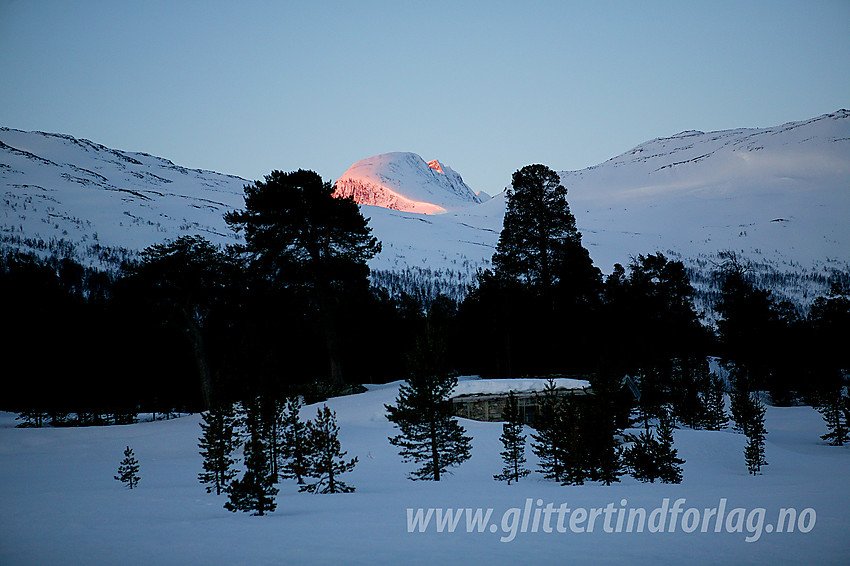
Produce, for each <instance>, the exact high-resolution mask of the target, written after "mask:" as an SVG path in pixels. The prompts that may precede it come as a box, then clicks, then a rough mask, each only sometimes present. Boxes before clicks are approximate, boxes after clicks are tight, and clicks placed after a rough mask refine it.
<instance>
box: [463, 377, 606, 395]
mask: <svg viewBox="0 0 850 566" xmlns="http://www.w3.org/2000/svg"><path fill="white" fill-rule="evenodd" d="M547 381H548V379H541V378H530V379H470V380H467V381H460V382H458V384H457V386H456V387H455V388H454V391H453V392H452V397H465V396H469V395H507V394H508V393H509V392H511V391H513V392H514V393H535V392H542V391H543V390H544V389H545V388H546V383H547ZM554 381H555V387H557V388H558V389H588V388H589V387H590V382H589V381H586V380H584V379H571V378H567V377H559V378H555V380H554Z"/></svg>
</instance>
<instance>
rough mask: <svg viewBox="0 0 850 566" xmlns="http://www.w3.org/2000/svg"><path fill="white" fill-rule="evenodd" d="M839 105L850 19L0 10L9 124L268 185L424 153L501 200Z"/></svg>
mask: <svg viewBox="0 0 850 566" xmlns="http://www.w3.org/2000/svg"><path fill="white" fill-rule="evenodd" d="M842 107H850V0H833V1H826V0H822V1H816V0H803V1H797V2H785V1H780V0H773V1H767V2H756V1H748V0H736V1H732V2H725V1H710V2H709V1H706V2H694V1H680V2H674V1H670V2H654V1H634V2H605V1H599V2H554V1H553V2H535V1H529V0H526V1H517V2H499V1H492V2H485V1H481V2H472V1H469V2H464V1H461V0H455V1H449V2H439V1H434V2H424V1H418V2H407V1H402V0H396V1H393V2H379V1H375V2H369V1H348V2H325V1H321V0H313V1H304V2H296V1H279V2H252V1H241V2H210V1H207V2H183V1H179V0H172V1H167V2H159V1H154V0H146V1H144V2H130V1H121V0H113V1H103V2H96V1H84V0H80V1H73V0H65V1H59V2H49V1H39V0H11V1H10V0H0V125H2V126H8V127H12V128H18V129H23V130H42V131H49V132H61V133H67V134H71V135H73V136H76V137H82V138H88V139H90V140H92V141H95V142H99V143H102V144H105V145H107V146H110V147H114V148H118V149H125V150H131V151H145V152H147V153H152V154H154V155H159V156H162V157H166V158H169V159H171V160H172V161H174V162H175V163H178V164H180V165H185V166H188V167H193V168H204V169H212V170H216V171H220V172H223V173H230V174H235V175H240V176H242V177H246V178H248V179H252V180H253V179H258V178H261V177H262V176H263V175H265V174H267V173H268V172H269V171H271V170H272V169H281V170H285V171H288V170H294V169H298V168H305V169H313V170H315V171H317V172H318V173H319V174H321V175H322V176H323V177H325V178H326V179H331V180H335V179H336V177H338V176H339V175H340V174H342V173H343V172H344V171H345V169H347V168H348V166H349V165H351V164H352V163H353V162H355V161H357V160H359V159H363V158H365V157H369V156H371V155H375V154H378V153H384V152H388V151H413V152H416V153H418V154H420V155H421V156H422V157H423V158H425V159H426V160H430V159H435V158H436V159H440V160H441V161H442V162H444V163H446V164H448V165H450V166H451V167H453V168H454V169H455V170H457V171H458V172H459V173H460V174H461V175H462V176H463V177H464V179H465V180H466V181H467V183H468V184H469V185H470V186H472V188H473V189H475V190H486V191H488V192H491V193H492V192H498V191H499V190H501V188H502V187H504V186H505V185H507V184H509V183H510V176H511V173H512V172H513V171H515V170H516V169H518V168H520V167H522V166H523V165H527V164H529V163H544V164H547V165H549V166H551V167H553V168H555V169H559V170H562V169H580V168H583V167H587V166H590V165H595V164H597V163H600V162H602V161H604V160H606V159H608V158H609V157H613V156H614V155H617V154H619V153H622V152H624V151H627V150H629V149H631V148H632V147H634V146H635V145H637V144H639V143H641V142H643V141H647V140H649V139H652V138H655V137H660V136H668V135H672V134H675V133H677V132H680V131H682V130H690V129H694V130H704V131H707V130H718V129H726V128H736V127H744V126H746V127H763V126H772V125H777V124H781V123H784V122H787V121H792V120H802V119H806V118H811V117H814V116H817V115H820V114H824V113H827V112H831V111H834V110H837V109H839V108H842Z"/></svg>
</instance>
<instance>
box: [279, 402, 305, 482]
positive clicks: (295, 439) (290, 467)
mask: <svg viewBox="0 0 850 566" xmlns="http://www.w3.org/2000/svg"><path fill="white" fill-rule="evenodd" d="M301 406H302V402H301V398H300V397H289V398H287V399H286V402H285V404H284V407H283V416H282V424H283V427H282V432H283V447H282V449H281V451H280V458H281V462H280V464H279V466H278V477H279V478H285V479H289V478H294V479H295V480H296V481H297V482H298V485H303V484H304V477H305V476H306V475H307V474H308V464H307V458H308V456H309V455H310V452H311V447H310V436H309V434H308V430H307V423H306V422H304V421H302V420H301V416H300V411H301Z"/></svg>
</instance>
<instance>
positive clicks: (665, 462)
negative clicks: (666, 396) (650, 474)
mask: <svg viewBox="0 0 850 566" xmlns="http://www.w3.org/2000/svg"><path fill="white" fill-rule="evenodd" d="M670 413H671V411H670V409H669V408H666V407H665V408H664V409H663V410H662V412H661V415H660V416H659V417H658V445H657V450H658V451H657V459H658V476H659V478H660V479H661V481H662V482H664V483H682V464H684V463H685V461H684V460H682V459H681V458H679V457H678V451H677V450H676V449H675V448H673V429H674V428H675V424H674V423H673V418H672V416H671V414H670Z"/></svg>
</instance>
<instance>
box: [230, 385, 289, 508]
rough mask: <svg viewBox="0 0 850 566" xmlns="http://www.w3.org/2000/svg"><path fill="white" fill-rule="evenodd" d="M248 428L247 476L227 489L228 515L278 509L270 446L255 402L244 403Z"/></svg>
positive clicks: (246, 448) (233, 482)
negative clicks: (230, 513) (270, 460)
mask: <svg viewBox="0 0 850 566" xmlns="http://www.w3.org/2000/svg"><path fill="white" fill-rule="evenodd" d="M245 411H246V414H245V426H246V428H247V432H248V440H247V442H246V443H245V449H244V452H245V474H244V475H243V476H242V478H240V479H235V480H233V481H232V482H231V483H230V486H229V488H228V501H227V502H225V504H224V508H225V509H227V510H228V511H233V512H234V513H235V512H236V511H243V512H251V513H252V514H253V515H265V514H266V512H272V511H274V510H275V508H276V507H277V503H276V502H275V496H276V495H277V493H278V489H277V488H276V487H275V481H274V480H275V477H274V474H272V471H271V465H270V463H269V457H268V452H269V451H268V446H267V441H266V438H265V435H264V434H263V432H264V431H263V423H262V416H261V415H260V409H259V406H258V402H257V401H256V400H254V401H252V402H248V403H245Z"/></svg>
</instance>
